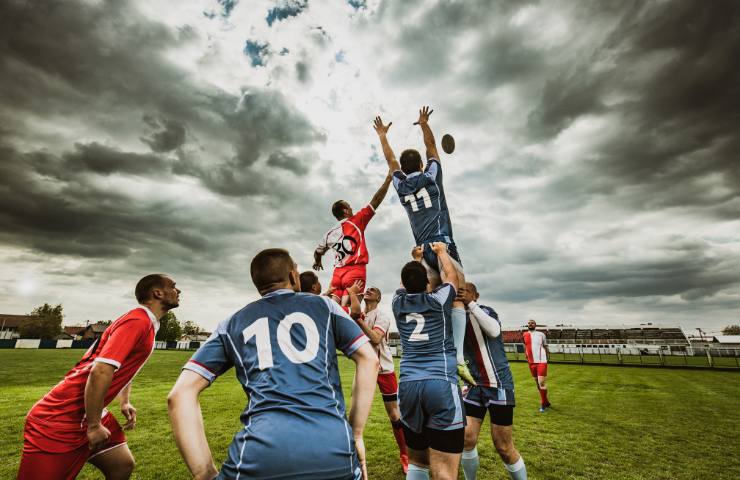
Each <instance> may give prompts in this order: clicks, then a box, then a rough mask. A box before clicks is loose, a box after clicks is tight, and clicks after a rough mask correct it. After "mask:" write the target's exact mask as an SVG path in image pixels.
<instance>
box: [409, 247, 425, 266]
mask: <svg viewBox="0 0 740 480" xmlns="http://www.w3.org/2000/svg"><path fill="white" fill-rule="evenodd" d="M411 258H413V259H414V260H416V261H417V262H421V259H422V258H424V247H422V246H421V245H417V246H415V247H414V248H412V249H411Z"/></svg>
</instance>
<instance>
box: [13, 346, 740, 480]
mask: <svg viewBox="0 0 740 480" xmlns="http://www.w3.org/2000/svg"><path fill="white" fill-rule="evenodd" d="M82 353H83V352H82V350H0V418H2V419H3V422H2V430H1V431H2V434H0V457H1V458H2V459H3V462H2V463H1V464H0V478H3V479H5V478H14V477H15V473H16V471H17V468H18V462H19V459H20V449H21V443H22V431H23V421H24V417H25V414H26V412H27V411H28V410H29V408H30V407H31V406H32V405H33V403H34V402H36V400H38V399H39V398H40V397H41V396H42V395H43V394H44V393H46V392H47V391H48V390H49V389H50V388H51V387H52V386H53V385H54V384H56V382H58V381H59V379H61V377H62V375H64V373H65V372H66V371H67V370H68V369H69V367H71V366H72V365H73V364H74V363H75V362H76V361H77V360H78V359H79V358H80V356H81V355H82ZM190 354H191V352H174V351H157V352H155V353H154V355H153V356H152V357H151V358H150V360H149V362H148V364H147V365H146V366H145V367H144V369H142V371H141V372H140V373H139V375H138V377H137V378H136V379H135V381H134V386H133V391H132V401H133V404H134V405H135V406H136V408H137V409H138V426H137V429H136V430H134V431H132V432H127V436H128V440H129V447H130V448H131V450H132V451H133V453H134V456H135V457H136V460H137V466H136V469H135V471H134V475H133V478H137V479H182V478H189V476H188V474H187V470H186V468H185V466H184V464H183V463H182V460H181V458H180V455H179V453H178V451H177V448H176V446H175V444H174V442H173V440H172V435H171V432H170V426H169V422H168V420H167V406H166V400H165V398H166V395H167V392H168V391H169V389H170V387H171V386H172V384H173V383H174V381H175V378H176V377H177V375H178V374H179V371H180V367H181V366H182V364H183V363H184V362H185V361H186V360H187V358H188V357H189V356H190ZM340 367H341V375H342V384H343V386H344V393H345V399H347V403H348V404H349V391H348V389H349V388H350V386H351V384H352V374H353V368H352V363H351V361H349V360H346V359H342V360H341V362H340ZM512 369H513V371H514V378H515V379H516V387H517V407H516V409H515V416H514V438H515V441H516V445H517V447H518V448H519V451H520V452H521V453H522V456H523V457H524V459H525V461H526V463H527V470H528V472H529V477H530V478H532V479H595V478H599V479H696V478H722V479H737V478H740V442H739V441H738V433H737V432H738V431H737V425H738V424H740V373H738V372H717V371H706V370H684V369H681V370H674V369H670V370H669V369H660V368H620V367H609V366H594V365H568V364H554V365H550V367H549V373H550V378H549V384H550V389H551V392H552V394H551V400H552V402H553V404H554V405H555V408H554V409H552V410H551V411H549V412H547V413H545V414H539V413H537V411H536V410H537V407H538V402H539V395H538V393H537V391H536V389H535V386H534V382H533V380H532V379H531V377H530V376H529V372H528V370H527V365H526V363H521V362H514V363H512ZM201 400H202V407H203V415H204V417H205V424H206V432H207V436H208V440H209V442H210V445H211V449H212V451H213V454H214V458H215V459H216V461H217V462H221V461H223V458H224V455H225V454H226V448H227V445H228V444H229V443H230V442H231V438H232V436H233V435H234V433H236V432H237V431H238V430H239V429H240V428H241V426H240V424H239V420H238V418H239V413H240V412H241V411H242V409H243V408H244V406H245V404H246V399H245V395H244V393H243V392H242V389H241V387H240V386H239V385H238V384H237V382H236V381H235V378H234V375H233V373H232V372H228V373H227V374H226V375H224V376H223V377H222V378H220V379H219V380H217V381H216V382H215V383H214V384H213V385H212V386H211V387H210V388H209V389H208V390H206V391H205V392H204V394H203V395H202V396H201ZM110 409H111V411H112V412H113V413H114V414H115V415H116V417H117V418H118V419H119V420H120V419H121V418H122V415H121V414H120V411H119V410H118V406H117V404H116V403H115V402H114V404H112V405H111V407H110ZM365 444H366V446H367V449H368V467H369V473H370V476H371V477H372V478H379V479H401V478H403V475H402V473H401V470H400V466H399V464H398V458H397V457H398V451H397V448H396V444H395V441H394V440H393V435H392V433H391V430H390V426H389V422H388V418H387V416H386V414H385V409H384V408H383V405H382V400H381V397H380V394H379V393H378V392H377V391H376V397H375V403H374V405H373V409H372V413H371V416H370V419H369V421H368V425H367V427H366V431H365ZM478 451H479V453H480V455H481V470H480V471H479V475H478V478H481V479H484V478H485V479H507V478H509V477H508V475H507V474H506V472H505V471H504V469H503V466H502V464H501V461H500V459H499V458H498V456H497V455H496V454H495V451H494V449H493V445H492V443H491V439H490V430H489V425H488V421H486V422H485V423H484V427H483V430H482V432H481V438H480V441H479V444H478ZM78 478H82V479H92V478H95V479H97V478H102V475H100V473H99V472H98V471H97V470H96V469H95V468H94V467H92V466H90V465H87V466H86V467H85V468H84V470H83V471H82V473H81V475H80V476H79V477H78ZM460 478H463V476H462V470H460Z"/></svg>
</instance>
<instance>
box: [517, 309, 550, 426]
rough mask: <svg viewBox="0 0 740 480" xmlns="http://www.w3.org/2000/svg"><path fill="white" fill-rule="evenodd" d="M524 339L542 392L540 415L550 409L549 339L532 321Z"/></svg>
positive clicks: (538, 386) (530, 367) (530, 364)
mask: <svg viewBox="0 0 740 480" xmlns="http://www.w3.org/2000/svg"><path fill="white" fill-rule="evenodd" d="M522 337H524V353H525V355H526V356H527V363H529V371H530V373H531V374H532V377H533V378H534V381H535V383H536V384H537V390H539V392H540V413H544V412H545V411H546V410H547V409H548V408H550V406H551V404H550V400H549V399H548V398H547V355H548V354H549V353H550V352H549V351H548V350H547V337H546V336H545V333H544V332H540V331H539V330H537V322H535V321H534V320H532V319H530V320H529V321H528V322H527V331H526V332H524V334H523V335H522Z"/></svg>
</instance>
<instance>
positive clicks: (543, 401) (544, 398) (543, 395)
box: [540, 388, 550, 407]
mask: <svg viewBox="0 0 740 480" xmlns="http://www.w3.org/2000/svg"><path fill="white" fill-rule="evenodd" d="M548 403H550V402H549V400H547V389H546V388H540V405H542V406H543V407H544V406H545V405H547V404H548Z"/></svg>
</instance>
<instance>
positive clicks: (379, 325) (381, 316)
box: [373, 312, 391, 333]
mask: <svg viewBox="0 0 740 480" xmlns="http://www.w3.org/2000/svg"><path fill="white" fill-rule="evenodd" d="M389 328H391V321H390V320H389V319H388V316H387V315H386V314H385V313H383V312H378V318H377V319H375V325H373V330H380V331H381V332H383V333H388V329H389Z"/></svg>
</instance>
